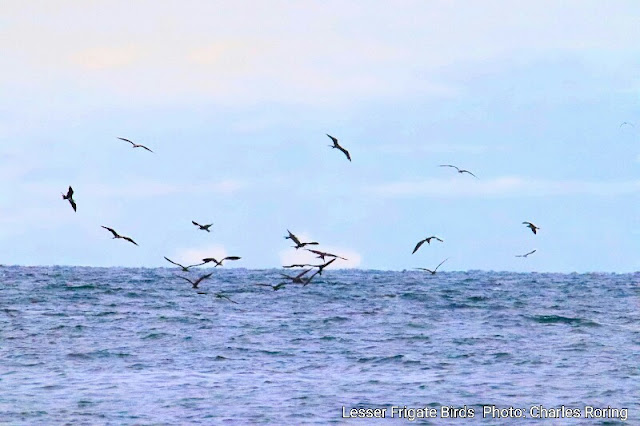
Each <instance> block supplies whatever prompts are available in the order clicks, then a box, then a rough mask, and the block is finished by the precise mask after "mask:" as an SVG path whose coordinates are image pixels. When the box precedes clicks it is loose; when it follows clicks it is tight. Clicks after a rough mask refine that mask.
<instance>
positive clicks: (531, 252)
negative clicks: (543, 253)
mask: <svg viewBox="0 0 640 426" xmlns="http://www.w3.org/2000/svg"><path fill="white" fill-rule="evenodd" d="M535 252H536V250H531V251H530V252H529V253H525V254H516V257H527V256H529V255H530V254H533V253H535Z"/></svg>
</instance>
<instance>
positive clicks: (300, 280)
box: [280, 268, 311, 284]
mask: <svg viewBox="0 0 640 426" xmlns="http://www.w3.org/2000/svg"><path fill="white" fill-rule="evenodd" d="M310 270H311V268H309V269H305V270H304V271H302V272H300V273H299V274H298V275H296V276H295V277H292V276H291V275H287V274H280V276H282V277H284V278H286V279H288V280H291V283H292V284H304V283H305V279H304V278H303V276H304V275H306V273H307V272H309V271H310Z"/></svg>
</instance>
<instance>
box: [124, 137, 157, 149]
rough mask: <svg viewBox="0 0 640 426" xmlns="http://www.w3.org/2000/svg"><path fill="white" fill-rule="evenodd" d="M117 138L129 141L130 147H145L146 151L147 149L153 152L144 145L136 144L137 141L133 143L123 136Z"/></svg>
mask: <svg viewBox="0 0 640 426" xmlns="http://www.w3.org/2000/svg"><path fill="white" fill-rule="evenodd" d="M118 139H120V140H121V141H125V142H129V143H130V144H131V145H132V148H144V149H146V150H147V151H149V152H153V151H151V150H150V149H149V148H147V147H146V146H144V145H138V144H137V143H133V142H131V141H130V140H129V139H125V138H118Z"/></svg>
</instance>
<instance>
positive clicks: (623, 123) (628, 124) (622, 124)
mask: <svg viewBox="0 0 640 426" xmlns="http://www.w3.org/2000/svg"><path fill="white" fill-rule="evenodd" d="M625 124H626V125H627V126H631V127H636V126H634V125H633V123H629V122H627V121H623V122H622V123H621V124H620V127H622V126H624V125H625Z"/></svg>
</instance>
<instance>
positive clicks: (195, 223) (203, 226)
mask: <svg viewBox="0 0 640 426" xmlns="http://www.w3.org/2000/svg"><path fill="white" fill-rule="evenodd" d="M191 223H193V224H194V225H195V226H197V227H198V228H200V229H201V230H202V231H207V232H211V231H209V228H211V226H212V225H213V223H210V224H208V225H200V224H199V223H198V222H196V221H195V220H192V221H191Z"/></svg>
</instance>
